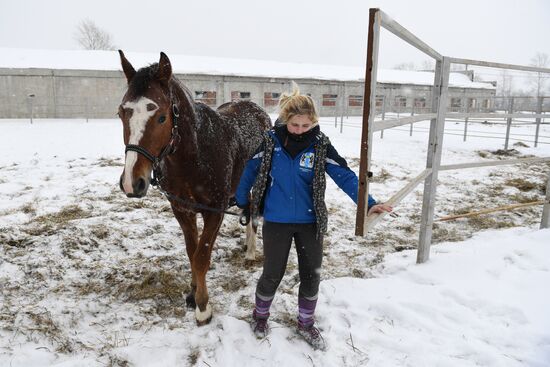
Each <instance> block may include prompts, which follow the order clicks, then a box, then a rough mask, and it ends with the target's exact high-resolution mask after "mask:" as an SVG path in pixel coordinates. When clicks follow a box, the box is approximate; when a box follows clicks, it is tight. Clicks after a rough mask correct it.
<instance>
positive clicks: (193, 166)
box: [119, 51, 271, 325]
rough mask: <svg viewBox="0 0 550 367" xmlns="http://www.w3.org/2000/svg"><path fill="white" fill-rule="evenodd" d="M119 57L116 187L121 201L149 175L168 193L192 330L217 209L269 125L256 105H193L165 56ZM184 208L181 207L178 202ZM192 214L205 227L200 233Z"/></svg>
mask: <svg viewBox="0 0 550 367" xmlns="http://www.w3.org/2000/svg"><path fill="white" fill-rule="evenodd" d="M119 53H120V60H121V64H122V69H123V71H124V74H125V75H126V79H127V80H128V90H127V92H126V94H125V95H124V97H123V99H122V103H121V104H120V107H119V116H120V119H121V120H122V123H123V129H124V144H125V145H126V162H125V166H124V171H123V172H122V176H121V177H120V187H121V189H122V190H123V191H124V193H126V195H127V196H128V197H135V198H140V197H143V196H144V195H145V194H146V193H147V189H148V187H149V184H150V182H151V174H153V178H154V179H157V180H158V181H159V184H160V186H161V188H162V189H163V190H164V191H166V192H168V193H170V194H171V195H173V196H169V201H170V204H171V206H172V211H173V212H174V216H175V217H176V219H177V221H178V222H179V224H180V226H181V229H182V230H183V235H184V238H185V246H186V250H187V255H188V256H189V262H190V264H191V293H190V294H188V295H187V297H186V302H187V305H188V306H190V307H194V308H195V317H196V320H197V323H198V324H199V325H203V324H206V323H208V322H210V320H211V318H212V309H211V307H210V305H209V304H208V290H207V288H206V272H207V271H208V268H209V266H210V255H211V253H212V248H213V245H214V242H215V240H216V237H217V235H218V230H219V229H220V225H221V223H222V220H223V212H222V211H221V210H223V209H225V208H226V207H227V205H228V202H229V199H230V198H231V197H232V196H233V195H234V193H235V190H236V188H237V185H238V183H239V179H240V176H241V173H242V171H243V168H244V165H245V163H246V161H247V159H248V158H250V156H251V155H252V154H253V150H254V149H255V148H256V147H258V146H259V145H260V143H261V141H262V134H263V132H264V131H265V130H266V129H269V128H270V127H271V120H270V118H269V116H268V115H267V114H266V113H265V112H264V111H263V110H262V109H261V108H260V107H259V106H258V105H256V104H255V103H252V102H245V101H241V102H232V103H226V104H224V105H222V106H220V108H219V109H218V110H217V111H214V110H213V109H211V108H210V107H208V106H206V105H205V104H202V103H195V102H194V101H193V98H192V96H191V94H190V92H189V90H188V89H187V88H185V87H184V86H183V85H181V84H180V83H179V82H178V81H177V79H176V78H175V77H174V76H173V75H172V66H171V64H170V60H169V59H168V57H167V56H166V55H165V54H164V53H162V52H161V54H160V61H159V62H158V63H155V64H152V65H150V66H148V67H145V68H141V69H139V70H138V71H137V72H136V71H135V69H134V68H133V66H132V65H131V64H130V62H129V61H128V60H127V59H126V57H125V56H124V53H123V52H122V51H119ZM182 203H183V204H182ZM197 213H200V214H201V216H202V218H203V222H204V226H203V230H202V233H201V234H200V235H199V233H198V230H197ZM252 223H253V221H251V224H249V225H248V227H247V241H246V242H247V245H248V250H247V258H254V254H255V243H256V242H255V235H256V228H255V227H252Z"/></svg>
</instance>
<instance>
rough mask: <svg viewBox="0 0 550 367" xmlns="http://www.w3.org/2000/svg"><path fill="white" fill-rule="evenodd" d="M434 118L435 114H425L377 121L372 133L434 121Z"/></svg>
mask: <svg viewBox="0 0 550 367" xmlns="http://www.w3.org/2000/svg"><path fill="white" fill-rule="evenodd" d="M435 117H436V114H435V113H425V114H422V115H416V116H410V117H402V118H398V119H391V120H377V121H374V128H373V131H374V132H376V131H380V130H385V129H391V128H392V127H398V126H402V125H407V124H410V123H413V122H418V121H425V120H431V119H434V118H435Z"/></svg>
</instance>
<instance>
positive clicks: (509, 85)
mask: <svg viewBox="0 0 550 367" xmlns="http://www.w3.org/2000/svg"><path fill="white" fill-rule="evenodd" d="M513 84H514V77H513V76H512V75H511V74H510V73H509V72H508V70H506V69H503V70H502V71H501V72H500V81H499V83H498V84H497V88H498V89H500V95H501V96H502V97H510V96H511V95H512V91H513V89H514V87H513Z"/></svg>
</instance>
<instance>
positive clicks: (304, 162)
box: [235, 130, 376, 223]
mask: <svg viewBox="0 0 550 367" xmlns="http://www.w3.org/2000/svg"><path fill="white" fill-rule="evenodd" d="M269 134H270V135H271V136H272V137H273V138H274V141H275V147H274V149H273V156H272V160H271V171H270V174H269V175H270V180H269V181H268V182H269V183H268V187H267V189H266V193H265V198H264V210H263V216H264V219H265V220H267V221H270V222H278V223H313V222H315V210H314V207H313V188H312V183H313V175H314V174H313V161H314V159H315V150H314V145H315V143H316V142H317V139H315V141H313V143H312V144H311V145H310V146H309V147H308V148H306V149H304V150H303V151H302V152H300V153H299V154H298V155H296V157H295V158H292V157H291V156H290V154H289V153H288V152H287V151H286V150H285V149H284V148H283V147H282V145H281V142H280V141H279V138H278V137H277V135H276V134H275V133H274V131H273V130H271V131H270V132H269ZM262 148H263V147H260V148H259V149H258V150H257V151H256V153H255V154H254V156H253V157H252V158H251V159H250V160H249V161H248V162H247V163H246V166H245V169H244V172H243V174H242V176H241V179H240V182H239V186H238V187H237V192H236V194H235V199H236V201H237V205H239V206H240V207H244V206H246V205H247V204H248V194H249V192H250V190H251V188H252V185H253V184H254V181H255V180H256V176H257V174H258V170H259V168H260V164H261V161H262V157H263V150H262ZM325 169H326V172H327V173H328V174H329V176H330V177H331V178H332V179H333V180H334V182H335V183H336V184H337V185H338V187H340V188H341V189H342V190H343V191H344V192H345V193H346V194H347V195H348V196H349V197H350V198H351V199H352V200H353V201H354V202H355V203H356V204H357V192H358V179H357V176H356V175H355V173H354V172H353V171H352V170H351V169H349V167H348V166H347V162H346V160H345V159H344V158H342V157H340V155H339V154H338V152H337V151H336V149H334V147H333V146H332V144H331V145H329V146H328V149H327V158H326V168H325ZM375 204H376V201H375V200H374V199H373V198H372V196H370V195H369V200H368V207H369V208H370V207H371V206H373V205H375Z"/></svg>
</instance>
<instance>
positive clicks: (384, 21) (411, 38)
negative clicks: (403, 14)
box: [379, 10, 443, 61]
mask: <svg viewBox="0 0 550 367" xmlns="http://www.w3.org/2000/svg"><path fill="white" fill-rule="evenodd" d="M379 13H380V24H381V26H382V27H384V28H385V29H387V30H388V31H390V32H392V33H393V34H394V35H396V36H397V37H399V38H401V39H402V40H403V41H405V42H407V43H408V44H410V45H411V46H413V47H415V48H417V49H419V50H420V51H422V52H424V53H425V54H426V55H429V56H431V57H432V58H433V59H435V60H439V61H440V60H442V59H443V56H441V54H440V53H439V52H437V51H435V50H434V49H433V48H431V47H430V46H428V45H427V44H426V43H425V42H424V41H422V40H421V39H420V38H418V37H416V36H415V35H414V34H412V33H411V32H409V31H408V30H407V29H406V28H404V27H403V26H402V25H400V24H399V23H397V22H396V21H395V20H393V19H392V18H391V17H390V16H388V15H387V14H386V13H384V12H383V11H381V10H379Z"/></svg>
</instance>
